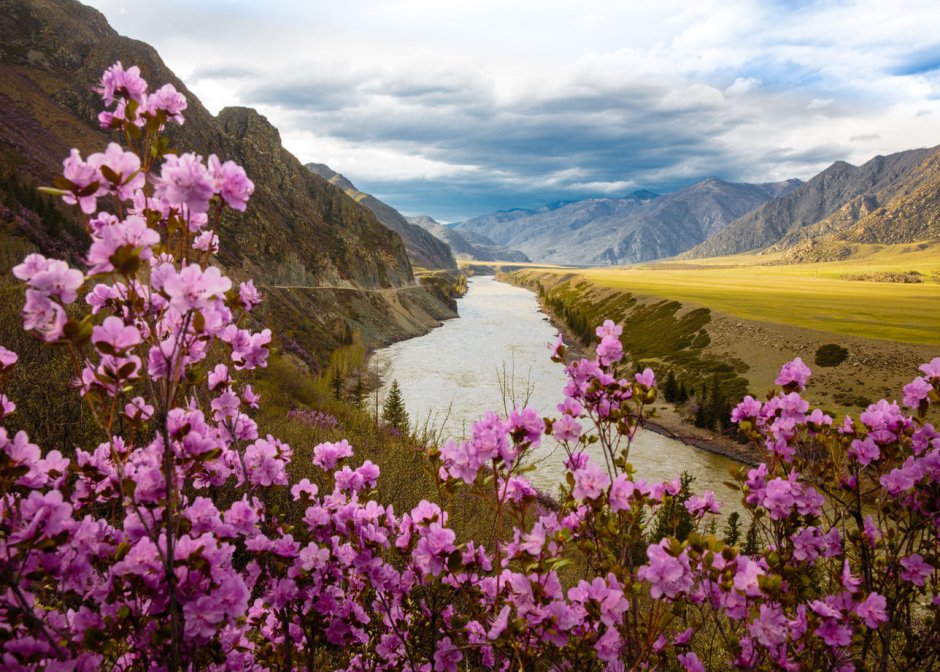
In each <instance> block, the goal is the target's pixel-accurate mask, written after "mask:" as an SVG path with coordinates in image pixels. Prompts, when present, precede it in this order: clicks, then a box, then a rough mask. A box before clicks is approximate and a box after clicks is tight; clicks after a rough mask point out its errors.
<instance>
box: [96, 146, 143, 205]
mask: <svg viewBox="0 0 940 672" xmlns="http://www.w3.org/2000/svg"><path fill="white" fill-rule="evenodd" d="M88 165H90V166H94V167H95V168H96V169H97V171H98V172H99V173H100V174H101V179H102V182H101V183H102V185H110V186H111V189H112V190H113V191H114V193H115V194H117V197H118V198H119V199H121V200H122V201H123V200H129V199H131V198H133V196H134V192H135V191H137V190H138V189H143V187H144V182H145V178H144V174H143V173H142V172H140V158H139V157H138V156H137V155H136V154H134V152H125V151H124V148H123V147H121V146H120V145H119V144H117V143H116V142H112V143H110V144H109V145H108V149H107V150H105V151H104V153H100V152H99V153H97V154H92V155H90V156H89V157H88ZM108 172H110V173H111V178H113V181H112V179H111V178H109V177H106V176H105V173H108Z"/></svg>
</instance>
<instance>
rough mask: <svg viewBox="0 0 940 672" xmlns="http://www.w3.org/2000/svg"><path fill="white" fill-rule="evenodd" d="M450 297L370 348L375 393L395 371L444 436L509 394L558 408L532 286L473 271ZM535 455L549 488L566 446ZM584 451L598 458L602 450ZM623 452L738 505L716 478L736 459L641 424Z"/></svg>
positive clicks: (650, 474) (558, 379) (546, 330)
mask: <svg viewBox="0 0 940 672" xmlns="http://www.w3.org/2000/svg"><path fill="white" fill-rule="evenodd" d="M457 304H458V312H459V314H460V317H459V318H458V319H453V320H448V321H447V322H445V323H444V325H443V326H442V327H439V328H438V329H435V330H433V331H431V332H430V333H428V334H426V335H425V336H421V337H418V338H413V339H411V340H408V341H402V342H399V343H395V344H394V345H391V346H389V347H387V348H383V349H382V350H379V351H378V352H376V353H375V356H374V359H373V361H374V362H375V363H376V365H377V367H378V370H379V372H380V374H381V375H382V379H383V381H384V385H383V387H382V389H381V390H380V391H379V396H380V399H384V397H385V394H386V393H387V392H388V388H389V386H390V385H391V381H392V380H397V381H398V384H399V385H400V387H401V391H402V396H403V397H404V400H405V405H406V406H407V408H408V412H409V415H410V417H411V421H412V426H415V425H417V426H418V427H424V426H429V427H433V428H435V429H437V430H440V433H441V435H442V436H443V437H449V438H462V437H465V436H469V434H470V427H471V425H472V423H473V422H474V421H475V420H477V419H478V418H480V417H482V416H483V414H484V413H485V412H486V411H487V410H493V411H496V412H497V413H499V414H500V415H503V416H505V414H506V411H507V410H511V409H512V407H513V405H514V403H513V402H514V401H515V402H524V401H526V400H527V401H528V404H529V405H530V406H534V407H535V408H537V409H538V410H539V414H540V415H542V416H543V417H544V416H552V417H555V416H557V415H558V413H557V410H556V408H555V405H556V404H558V403H559V402H560V401H561V400H562V399H563V398H564V395H563V394H562V389H563V388H564V385H565V381H566V378H565V375H564V371H563V369H562V366H561V365H560V364H555V363H553V362H552V361H551V359H549V350H548V343H550V342H554V341H555V339H556V338H557V333H558V332H557V330H556V329H555V328H554V327H553V326H552V325H551V324H550V323H549V321H548V318H547V317H546V316H545V315H544V314H543V313H542V312H541V311H540V310H539V305H538V301H537V299H536V296H535V294H533V293H532V292H530V291H528V290H526V289H522V288H520V287H515V286H512V285H508V284H505V283H501V282H497V281H496V280H495V278H493V277H487V276H477V277H474V278H471V279H470V282H469V289H468V291H467V294H466V295H465V296H464V297H463V298H462V299H460V300H458V302H457ZM533 457H534V461H535V464H536V470H535V471H533V472H531V473H529V474H528V477H529V479H530V480H531V481H532V482H533V483H534V484H535V485H536V487H539V488H541V489H543V490H546V491H549V492H554V491H555V489H556V487H557V485H558V484H559V483H561V482H562V480H563V478H564V467H563V466H562V465H563V462H564V459H565V457H566V455H565V452H564V450H563V449H562V448H561V447H560V446H559V445H558V444H557V443H556V442H555V441H554V440H551V439H548V438H547V437H546V440H545V441H544V442H543V445H542V446H540V447H539V449H538V450H537V451H536V452H535V454H534V456H533ZM591 457H592V459H594V460H596V461H598V464H601V465H603V457H602V455H600V454H599V453H598V454H596V455H592V456H591ZM629 461H630V462H631V463H632V464H633V466H634V467H635V468H636V470H637V478H645V479H647V480H649V481H662V480H668V479H672V478H676V477H677V476H678V475H679V473H680V472H682V471H688V472H691V473H692V474H693V475H694V476H695V483H694V484H693V489H694V490H695V491H696V492H700V491H702V490H713V491H714V492H715V494H716V496H717V497H718V499H720V500H722V502H723V504H724V506H723V508H722V513H727V512H730V511H732V510H740V506H739V504H738V498H739V493H736V492H735V491H733V490H731V489H730V488H728V487H727V486H725V485H724V484H723V481H727V480H729V476H728V468H729V467H731V466H735V465H737V464H738V463H737V462H734V461H733V460H730V459H728V458H726V457H723V456H721V455H716V454H713V453H709V452H706V451H703V450H701V449H698V448H693V447H691V446H687V445H685V444H683V443H681V442H679V441H676V440H674V439H670V438H667V437H665V436H662V435H660V434H656V433H654V432H651V431H646V430H640V432H639V433H638V434H637V437H636V438H635V440H634V443H633V446H632V447H631V449H630V457H629Z"/></svg>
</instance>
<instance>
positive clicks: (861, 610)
mask: <svg viewBox="0 0 940 672" xmlns="http://www.w3.org/2000/svg"><path fill="white" fill-rule="evenodd" d="M887 605H888V602H887V600H885V598H884V597H883V596H881V595H879V594H878V593H869V595H868V597H866V598H865V601H864V602H860V603H859V604H857V605H856V606H855V613H856V614H858V615H859V618H861V619H862V620H863V621H865V625H867V626H868V627H869V628H871V629H872V630H874V629H875V628H877V627H878V626H879V625H881V624H882V623H887V622H888V613H887V611H886V608H887Z"/></svg>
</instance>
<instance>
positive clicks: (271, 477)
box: [245, 436, 287, 487]
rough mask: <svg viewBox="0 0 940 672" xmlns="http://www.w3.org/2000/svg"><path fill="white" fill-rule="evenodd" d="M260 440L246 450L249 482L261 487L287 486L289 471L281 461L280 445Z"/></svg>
mask: <svg viewBox="0 0 940 672" xmlns="http://www.w3.org/2000/svg"><path fill="white" fill-rule="evenodd" d="M271 438H272V437H270V436H269V437H268V439H269V440H267V441H266V440H264V439H258V440H257V441H255V442H254V443H253V444H251V445H250V446H248V448H247V449H246V450H245V469H246V470H247V472H248V473H247V477H248V480H249V481H250V482H251V483H253V484H255V485H261V486H265V487H267V486H269V485H286V484H287V471H286V470H285V466H286V464H285V462H284V461H283V460H281V459H280V451H279V450H278V443H279V442H276V441H272V440H271Z"/></svg>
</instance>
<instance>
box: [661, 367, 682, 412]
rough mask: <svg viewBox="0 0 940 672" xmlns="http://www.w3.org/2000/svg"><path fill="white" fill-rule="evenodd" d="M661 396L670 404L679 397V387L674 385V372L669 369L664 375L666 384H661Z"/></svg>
mask: <svg viewBox="0 0 940 672" xmlns="http://www.w3.org/2000/svg"><path fill="white" fill-rule="evenodd" d="M663 397H664V398H665V399H666V401H668V402H669V403H671V404H674V403H676V401H678V399H679V389H678V386H677V385H676V374H675V373H673V371H672V369H669V375H668V376H666V384H665V385H664V386H663Z"/></svg>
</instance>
